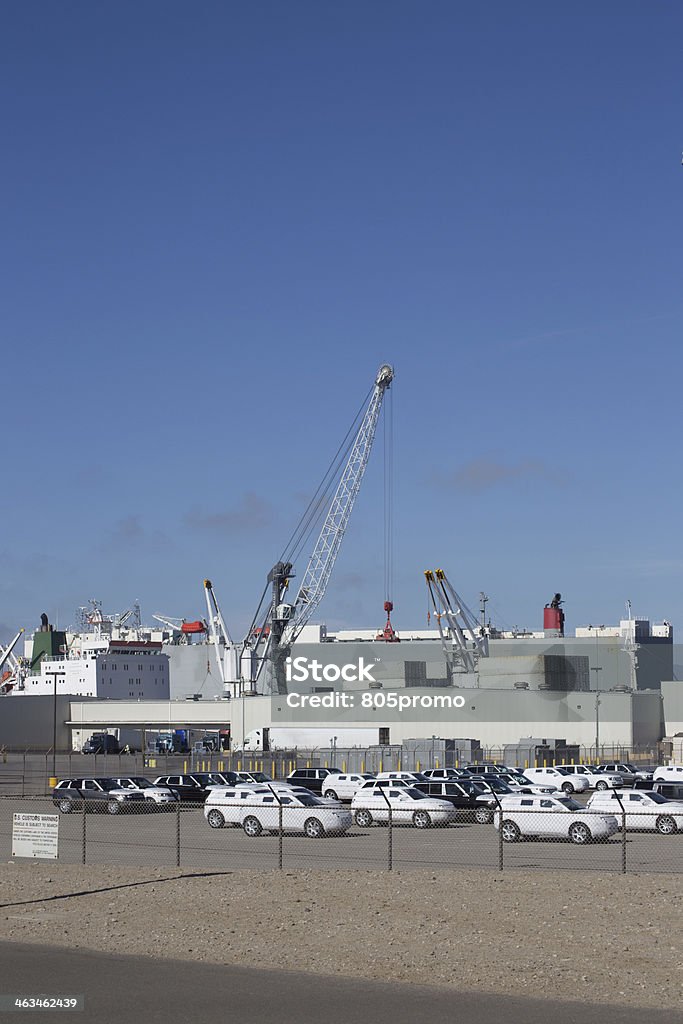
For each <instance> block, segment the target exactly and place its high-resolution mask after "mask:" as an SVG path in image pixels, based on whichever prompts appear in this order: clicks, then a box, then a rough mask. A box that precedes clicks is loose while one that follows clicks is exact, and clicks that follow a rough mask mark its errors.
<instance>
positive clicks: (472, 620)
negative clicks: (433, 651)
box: [425, 569, 489, 686]
mask: <svg viewBox="0 0 683 1024" xmlns="http://www.w3.org/2000/svg"><path fill="white" fill-rule="evenodd" d="M425 580H426V581H427V590H428V592H429V599H430V601H431V604H432V607H433V609H434V615H435V617H436V623H437V626H438V629H439V635H440V637H441V646H442V648H443V651H444V654H445V655H446V664H447V665H448V670H449V672H450V673H451V674H460V675H469V676H475V677H477V671H478V666H479V659H480V658H487V657H488V654H489V641H488V636H487V635H486V633H485V632H484V631H483V629H482V628H481V627H480V626H479V625H478V623H477V619H476V616H475V615H474V614H473V613H472V612H471V611H470V609H469V608H468V607H467V605H466V604H465V602H464V601H463V600H462V598H461V597H460V596H459V594H458V593H457V592H456V590H455V589H454V587H453V586H452V585H451V583H450V581H449V580H448V577H447V576H446V573H445V572H444V571H443V569H434V570H431V569H427V570H426V571H425ZM444 623H445V626H444ZM476 685H477V686H478V685H479V680H478V678H476Z"/></svg>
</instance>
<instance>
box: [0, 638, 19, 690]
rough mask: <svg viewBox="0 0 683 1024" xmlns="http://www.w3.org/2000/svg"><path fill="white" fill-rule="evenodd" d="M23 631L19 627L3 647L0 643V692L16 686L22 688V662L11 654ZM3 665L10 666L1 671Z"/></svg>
mask: <svg viewBox="0 0 683 1024" xmlns="http://www.w3.org/2000/svg"><path fill="white" fill-rule="evenodd" d="M23 633H24V630H23V629H20V630H19V632H18V633H17V634H16V636H14V637H13V638H12V639H11V640H10V642H9V643H8V644H6V645H5V646H4V647H3V646H2V645H1V644H0V693H8V692H9V691H10V690H12V689H13V688H14V687H17V686H18V688H20V689H23V679H24V671H25V670H24V669H23V668H22V662H21V661H20V660H19V659H18V658H16V657H15V655H14V654H13V651H14V648H15V647H16V645H17V643H18V642H19V639H20V637H21V636H23ZM5 665H9V666H10V667H9V669H7V670H5V671H4V672H3V669H4V668H5Z"/></svg>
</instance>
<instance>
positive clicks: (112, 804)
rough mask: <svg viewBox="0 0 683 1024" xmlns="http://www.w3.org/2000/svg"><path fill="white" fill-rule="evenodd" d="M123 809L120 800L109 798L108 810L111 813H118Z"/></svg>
mask: <svg viewBox="0 0 683 1024" xmlns="http://www.w3.org/2000/svg"><path fill="white" fill-rule="evenodd" d="M120 810H121V805H120V803H119V802H118V800H107V812H108V813H109V814H118V813H119V811H120Z"/></svg>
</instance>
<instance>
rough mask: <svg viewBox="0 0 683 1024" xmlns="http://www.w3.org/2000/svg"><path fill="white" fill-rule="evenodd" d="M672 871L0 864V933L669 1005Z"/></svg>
mask: <svg viewBox="0 0 683 1024" xmlns="http://www.w3.org/2000/svg"><path fill="white" fill-rule="evenodd" d="M682 880H683V876H680V875H657V876H656V877H654V876H649V875H628V876H626V877H623V876H618V875H611V874H610V875H604V876H601V875H596V874H594V873H591V874H590V875H584V874H581V873H580V872H569V871H563V872H562V873H561V874H556V873H552V872H540V871H534V872H515V871H506V872H505V873H504V874H502V875H498V874H496V873H495V872H491V871H481V870H476V869H472V870H462V871H440V872H438V873H433V872H431V871H422V872H420V871H410V872H404V873H403V872H400V871H395V872H392V873H388V872H373V871H368V872H361V871H354V872H350V871H284V872H277V871H234V872H223V873H206V872H192V871H189V870H182V869H177V870H175V869H170V870H169V869H152V870H150V869H146V868H123V867H80V866H77V865H57V864H49V863H46V862H44V861H43V862H26V861H16V862H13V861H10V862H9V863H5V864H3V865H1V866H0V938H2V939H3V940H7V939H10V940H11V939H16V940H17V941H20V942H39V943H51V944H55V945H59V946H65V947H70V948H83V949H93V950H102V951H111V952H120V953H137V954H141V955H143V956H150V957H163V958H167V957H172V958H179V959H188V960H202V961H206V962H212V963H225V964H249V965H251V966H256V967H258V966H262V967H269V968H286V969H292V970H303V971H311V972H314V973H319V974H328V975H330V974H331V975H348V976H351V977H364V978H375V979H381V980H383V981H391V980H392V979H393V980H397V981H403V982H406V981H412V982H415V983H421V984H427V985H446V986H453V987H457V988H458V989H462V990H469V991H475V992H498V993H508V994H510V995H519V996H534V997H549V998H550V997H552V998H553V999H558V1000H561V999H567V1000H581V1001H584V1000H585V1001H588V1002H594V1003H599V1002H604V1003H612V1004H625V1005H629V1006H642V1007H653V1008H659V1009H667V1008H668V1009H671V1010H678V1011H680V1010H681V1009H682V1008H683V998H682V997H683V935H682V928H681V909H682V901H683V885H682Z"/></svg>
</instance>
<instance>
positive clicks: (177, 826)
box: [175, 797, 180, 868]
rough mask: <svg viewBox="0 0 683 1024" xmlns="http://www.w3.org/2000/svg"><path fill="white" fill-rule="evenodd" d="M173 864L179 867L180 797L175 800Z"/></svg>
mask: <svg viewBox="0 0 683 1024" xmlns="http://www.w3.org/2000/svg"><path fill="white" fill-rule="evenodd" d="M175 866H176V867H177V868H179V867H180V797H178V799H177V800H176V802H175Z"/></svg>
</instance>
